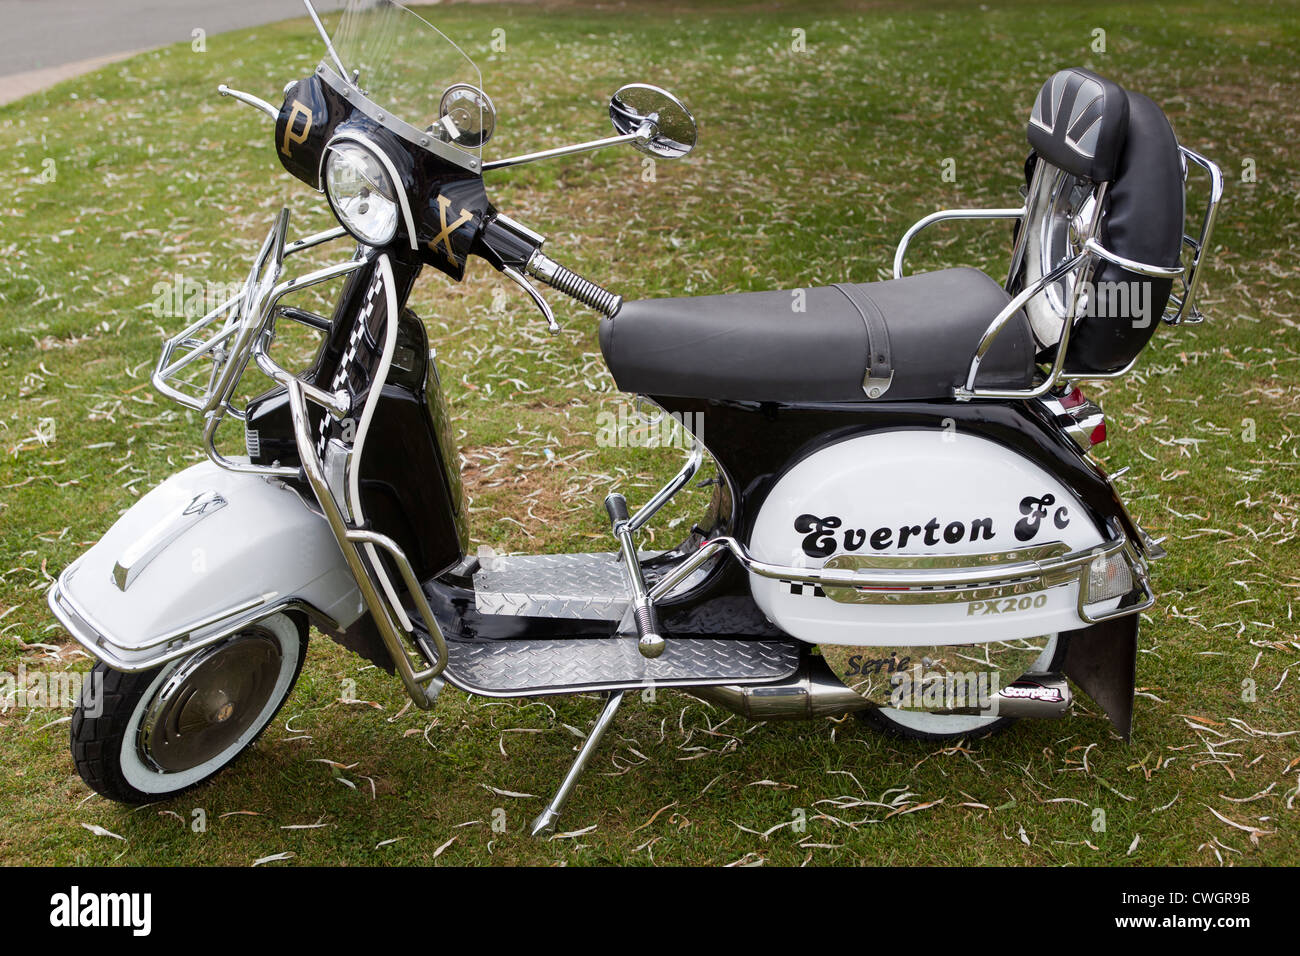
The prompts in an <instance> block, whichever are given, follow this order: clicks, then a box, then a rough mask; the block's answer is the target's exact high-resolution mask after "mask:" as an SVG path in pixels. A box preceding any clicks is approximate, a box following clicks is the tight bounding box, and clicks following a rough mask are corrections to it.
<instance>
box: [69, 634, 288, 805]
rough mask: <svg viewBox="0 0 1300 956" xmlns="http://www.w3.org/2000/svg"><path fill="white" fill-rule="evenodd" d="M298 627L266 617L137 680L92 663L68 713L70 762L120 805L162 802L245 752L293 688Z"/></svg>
mask: <svg viewBox="0 0 1300 956" xmlns="http://www.w3.org/2000/svg"><path fill="white" fill-rule="evenodd" d="M306 652H307V629H306V626H305V624H303V623H302V622H300V621H299V620H297V619H295V618H292V617H289V616H288V615H286V614H274V615H272V616H270V617H267V618H264V619H263V620H261V621H258V622H257V623H256V624H253V625H251V626H249V627H247V628H245V629H244V630H242V631H239V632H238V633H236V634H234V635H232V636H231V637H228V638H226V639H225V640H223V641H221V642H219V643H217V644H214V645H212V646H211V647H206V648H204V649H203V650H200V651H196V652H195V653H193V654H191V655H190V656H189V657H185V658H182V659H181V660H179V661H173V662H172V663H169V664H164V665H162V666H161V667H155V668H153V669H152V670H148V671H142V672H140V673H138V674H125V673H122V672H120V671H115V670H112V669H110V668H108V667H107V666H105V665H104V664H98V665H96V666H95V671H94V674H93V675H92V678H91V684H90V690H89V692H88V693H87V694H85V695H83V697H82V699H81V700H80V701H79V702H78V704H77V708H76V711H75V712H74V713H73V716H72V759H73V762H74V763H75V764H76V766H77V772H78V773H80V774H81V779H82V780H84V781H85V782H86V783H87V784H88V785H89V786H90V787H91V789H93V790H95V791H96V792H97V793H99V794H101V795H103V796H105V797H108V798H109V799H110V800H117V801H119V802H122V803H149V802H153V801H158V800H166V799H169V798H171V797H173V796H175V795H177V794H178V793H180V792H181V791H183V790H188V789H189V788H191V787H194V786H197V785H198V784H200V783H202V782H203V781H205V780H207V779H209V778H210V777H212V776H214V775H215V774H217V773H218V772H219V771H221V770H222V769H223V768H225V767H226V766H227V765H228V764H230V763H231V762H232V761H233V760H234V759H235V758H236V757H238V756H239V755H240V754H241V753H243V752H244V751H245V750H247V749H248V747H250V746H251V745H252V743H253V741H255V740H256V739H257V737H258V735H259V734H261V732H262V731H263V730H265V729H266V726H267V725H268V724H269V723H270V722H271V718H273V717H274V716H275V714H276V712H277V711H279V709H280V707H281V705H283V704H284V702H285V700H286V699H287V698H288V696H289V692H290V691H291V690H293V685H294V682H295V681H296V680H297V679H298V673H299V671H301V670H302V662H303V659H304V657H305V656H306Z"/></svg>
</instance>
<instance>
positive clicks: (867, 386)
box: [862, 369, 894, 398]
mask: <svg viewBox="0 0 1300 956" xmlns="http://www.w3.org/2000/svg"><path fill="white" fill-rule="evenodd" d="M892 384H894V370H893V369H890V370H889V374H888V375H885V376H880V375H873V374H872V369H867V374H866V375H864V376H863V377H862V391H863V392H865V393H866V396H867V398H880V396H882V395H884V394H885V393H886V392H887V391H889V386H890V385H892Z"/></svg>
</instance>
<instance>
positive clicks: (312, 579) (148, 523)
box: [49, 461, 364, 671]
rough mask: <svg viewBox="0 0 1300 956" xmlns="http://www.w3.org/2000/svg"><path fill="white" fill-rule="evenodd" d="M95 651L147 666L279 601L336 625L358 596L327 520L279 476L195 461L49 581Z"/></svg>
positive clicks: (63, 617) (58, 603) (132, 666)
mask: <svg viewBox="0 0 1300 956" xmlns="http://www.w3.org/2000/svg"><path fill="white" fill-rule="evenodd" d="M49 602H50V607H51V609H52V610H53V611H54V614H55V616H56V617H58V619H59V620H60V622H61V623H62V624H63V625H64V626H65V627H66V628H67V629H68V631H69V632H70V633H71V634H72V636H73V637H74V638H76V639H77V641H78V642H79V643H80V644H81V645H82V646H83V647H85V648H86V649H87V650H88V651H89V652H90V653H91V654H93V655H94V656H95V657H98V658H99V659H101V660H103V661H104V662H105V663H107V664H108V665H109V666H111V667H114V668H117V669H119V670H125V671H139V670H146V669H148V668H150V667H154V666H156V665H158V664H160V663H163V662H165V661H168V660H172V659H173V658H176V657H180V656H183V655H185V654H189V653H191V652H193V651H194V650H195V649H197V648H199V647H202V646H204V645H205V644H210V643H212V642H214V641H216V640H219V639H221V638H222V637H224V636H226V635H227V634H230V633H232V632H233V631H236V630H238V629H239V628H240V627H242V626H244V625H246V624H248V623H249V622H251V621H253V620H256V619H258V618H260V617H264V616H265V615H266V614H267V613H268V612H270V611H272V610H275V609H285V608H295V607H296V608H300V609H302V610H306V611H310V612H313V613H315V614H317V615H320V616H322V617H324V618H326V619H327V620H328V621H329V622H330V623H331V624H333V625H335V626H337V627H339V628H343V627H346V626H347V625H349V624H351V623H352V622H353V621H355V620H356V619H357V618H359V617H360V616H361V614H362V613H363V611H364V605H363V603H362V600H361V595H360V592H359V591H358V590H357V587H356V583H355V581H354V580H353V578H352V575H351V573H350V572H349V570H348V567H347V565H346V563H345V562H344V560H343V555H342V553H341V552H340V551H339V547H338V544H337V543H336V542H335V540H334V536H333V534H332V533H331V531H330V528H329V525H328V524H327V523H326V521H325V519H324V518H323V517H321V516H320V515H318V514H316V513H315V512H313V511H311V510H310V509H309V508H308V507H307V505H306V504H305V503H304V502H303V500H302V499H301V498H300V497H299V496H298V494H297V493H296V492H294V491H293V490H292V489H290V488H288V487H286V486H285V485H284V484H283V483H281V482H278V481H274V480H271V479H267V478H263V477H260V476H257V475H247V474H237V473H235V472H230V471H226V470H225V469H222V468H219V467H217V466H216V465H214V464H212V463H211V462H206V461H205V462H202V463H200V464H197V465H194V466H193V467H192V468H187V469H186V470H185V471H182V472H180V473H179V474H175V475H173V476H171V477H170V478H168V479H167V480H166V481H164V482H163V483H162V484H160V485H159V486H158V487H157V488H154V489H153V490H152V491H150V492H149V493H148V494H146V495H145V496H144V497H143V498H141V499H140V500H139V501H138V502H136V504H135V505H134V506H133V507H132V508H131V509H130V510H129V511H127V512H126V514H124V515H122V517H121V518H119V519H118V521H117V523H116V524H114V525H113V527H112V528H110V529H109V530H108V533H107V534H105V535H104V537H103V538H101V539H100V540H99V541H98V543H96V544H95V545H94V546H93V547H91V548H90V550H89V551H87V552H86V553H85V554H83V555H82V556H81V557H80V558H78V559H77V560H76V561H75V562H73V563H72V565H71V566H69V567H68V568H67V570H65V571H64V572H63V574H62V575H60V576H59V579H58V581H57V582H56V583H55V584H54V586H53V587H52V588H50V593H49Z"/></svg>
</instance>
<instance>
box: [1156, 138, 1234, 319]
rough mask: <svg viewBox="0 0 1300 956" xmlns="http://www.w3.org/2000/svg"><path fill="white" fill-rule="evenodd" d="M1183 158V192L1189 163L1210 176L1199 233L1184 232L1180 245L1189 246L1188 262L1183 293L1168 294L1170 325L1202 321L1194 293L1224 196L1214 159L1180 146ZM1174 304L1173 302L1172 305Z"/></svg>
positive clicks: (1219, 171) (1165, 316)
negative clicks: (1189, 259)
mask: <svg viewBox="0 0 1300 956" xmlns="http://www.w3.org/2000/svg"><path fill="white" fill-rule="evenodd" d="M1178 150H1179V152H1180V153H1182V159H1183V183H1184V187H1183V193H1184V195H1186V191H1187V188H1186V183H1187V174H1188V173H1189V172H1190V171H1191V167H1192V166H1196V167H1198V168H1199V169H1200V170H1202V171H1203V172H1204V173H1205V175H1206V176H1207V177H1208V178H1209V181H1210V184H1209V196H1208V197H1207V199H1206V202H1205V212H1204V213H1203V214H1202V216H1201V231H1200V235H1199V236H1197V237H1196V238H1195V239H1193V238H1192V237H1191V236H1190V235H1187V234H1186V233H1184V234H1183V246H1184V248H1186V249H1190V250H1191V253H1192V258H1191V261H1190V262H1188V263H1187V267H1186V272H1185V273H1184V275H1183V276H1182V294H1181V295H1176V294H1173V293H1171V294H1170V296H1169V302H1170V305H1169V306H1168V307H1166V309H1165V314H1164V315H1163V316H1162V318H1163V320H1164V321H1165V322H1166V323H1168V324H1169V325H1183V324H1187V325H1195V324H1198V323H1200V322H1203V321H1205V316H1203V315H1202V314H1201V311H1200V310H1199V309H1198V308H1197V307H1196V292H1197V289H1198V288H1199V285H1200V276H1201V266H1202V264H1203V263H1204V262H1205V255H1206V248H1207V247H1208V245H1209V242H1210V237H1211V236H1212V235H1213V234H1214V220H1215V217H1216V216H1217V215H1218V212H1219V203H1220V202H1221V201H1222V199H1223V170H1222V169H1220V168H1219V165H1218V164H1217V163H1215V162H1214V161H1213V160H1210V159H1206V158H1205V157H1204V156H1202V155H1201V154H1200V153H1198V152H1196V151H1195V150H1191V149H1188V148H1187V147H1186V146H1179V147H1178ZM1175 303H1176V305H1175Z"/></svg>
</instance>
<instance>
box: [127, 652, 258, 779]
mask: <svg viewBox="0 0 1300 956" xmlns="http://www.w3.org/2000/svg"><path fill="white" fill-rule="evenodd" d="M282 662H283V653H282V651H281V649H280V643H279V641H277V640H276V638H275V636H274V635H273V634H271V633H270V632H269V631H266V630H263V629H261V628H257V629H252V630H248V631H244V632H243V633H241V634H238V635H236V636H235V637H232V638H230V639H229V640H226V641H223V642H222V643H220V644H218V645H216V646H214V647H212V648H209V649H207V650H205V651H200V652H199V653H197V654H195V655H194V656H193V657H191V658H189V659H187V660H185V661H182V662H181V664H180V665H179V666H178V667H177V668H176V670H175V671H174V672H173V673H172V674H171V675H170V676H168V678H167V679H166V681H164V682H163V685H162V689H161V690H159V692H158V694H157V695H156V696H155V697H154V699H153V700H152V701H151V702H150V703H149V707H148V710H147V711H146V712H145V714H144V717H143V719H142V720H141V721H140V733H139V738H138V742H137V746H138V749H139V752H140V756H141V758H143V759H144V760H145V761H146V763H148V764H149V765H150V766H153V767H154V768H155V769H157V770H159V771H161V772H163V773H180V772H182V771H185V770H190V769H192V768H194V767H197V766H200V765H202V764H204V763H206V762H207V761H209V760H211V759H213V758H214V757H217V756H219V755H220V754H222V753H224V752H225V751H227V750H229V749H230V748H231V747H232V746H234V745H235V744H236V743H237V742H238V741H239V739H240V737H241V736H242V735H243V734H244V733H245V732H246V731H247V730H248V729H249V727H251V726H252V724H253V721H255V720H256V719H257V717H258V715H259V714H261V713H262V711H263V709H264V708H265V707H266V704H267V702H268V701H269V700H270V699H271V695H272V694H273V693H274V692H275V687H276V682H277V679H278V677H279V674H280V670H281V664H282Z"/></svg>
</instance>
